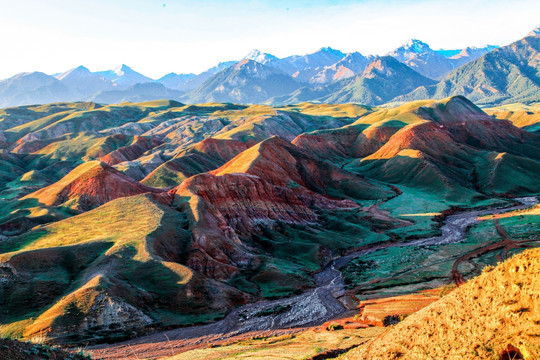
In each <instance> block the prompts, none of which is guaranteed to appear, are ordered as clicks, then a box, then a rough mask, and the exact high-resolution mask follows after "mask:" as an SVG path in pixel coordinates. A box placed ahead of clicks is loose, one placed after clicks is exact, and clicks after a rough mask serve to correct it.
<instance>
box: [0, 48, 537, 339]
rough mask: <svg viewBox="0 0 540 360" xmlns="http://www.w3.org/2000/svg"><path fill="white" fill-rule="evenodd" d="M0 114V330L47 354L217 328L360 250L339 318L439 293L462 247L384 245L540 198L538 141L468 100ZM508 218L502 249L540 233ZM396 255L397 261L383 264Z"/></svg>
mask: <svg viewBox="0 0 540 360" xmlns="http://www.w3.org/2000/svg"><path fill="white" fill-rule="evenodd" d="M388 64H389V66H387V65H388ZM244 66H247V68H248V69H244ZM263 66H264V65H261V64H258V63H255V62H252V61H246V62H245V63H244V64H241V65H234V66H233V67H232V68H229V69H228V70H225V71H230V74H232V75H234V76H230V77H228V78H227V81H233V80H235V79H236V80H238V79H240V78H241V75H242V74H245V72H249V71H255V70H256V71H257V73H260V75H261V79H262V80H267V79H269V78H273V77H274V76H286V75H283V74H281V73H278V72H276V71H275V70H274V69H271V68H267V67H263ZM393 66H396V67H397V68H401V67H404V66H405V65H403V64H401V63H400V62H398V61H397V60H395V59H393V58H391V57H388V58H381V59H378V60H377V61H375V62H374V63H372V65H370V66H368V67H367V68H366V70H365V72H364V74H365V75H366V76H365V79H369V78H370V77H390V78H392V76H393V74H395V72H394V70H393V69H394V68H393ZM268 69H270V70H268ZM408 71H410V72H411V74H413V75H414V74H416V75H415V77H416V78H418V77H420V79H425V78H424V77H422V76H421V75H419V74H417V73H416V72H414V71H413V70H411V69H409V70H408ZM217 78H220V79H221V77H220V76H219V74H218V75H216V77H214V79H217ZM225 83H226V82H225ZM246 84H248V85H249V84H251V83H250V82H249V81H248V82H247V83H246ZM366 84H368V83H366ZM248 85H246V89H249V86H248ZM366 86H367V85H366ZM369 90H374V89H373V88H369ZM366 91H367V90H366ZM533 110H534V107H530V108H527V110H526V111H533ZM0 114H1V117H0V126H1V127H2V134H3V136H4V137H3V139H4V140H3V145H2V146H3V148H4V149H3V150H2V151H1V153H0V169H1V170H2V171H1V172H0V177H1V178H2V180H4V181H2V183H1V184H0V208H1V209H2V211H1V212H0V235H1V236H0V262H1V263H0V264H1V265H0V274H2V279H4V280H3V281H2V282H0V306H1V307H2V309H6V310H5V311H4V312H2V313H1V314H0V324H1V325H2V326H1V327H0V333H1V334H3V335H11V336H14V337H23V338H31V337H34V336H37V335H38V334H40V333H41V334H43V333H44V334H46V341H48V342H52V343H65V344H76V343H81V342H83V341H88V342H92V343H95V342H100V341H104V340H109V341H110V340H113V341H115V340H119V339H121V338H125V337H132V336H135V335H138V334H145V333H150V332H153V331H156V330H158V329H163V328H166V327H178V326H188V325H194V324H197V323H206V322H212V321H215V320H217V319H221V318H223V317H224V316H225V315H226V314H228V313H230V312H231V311H232V310H233V309H235V308H237V307H238V306H240V305H243V304H249V303H253V302H255V301H258V300H268V301H270V300H272V301H275V300H276V299H278V300H279V299H283V298H285V297H291V296H294V295H297V294H302V293H303V292H305V291H308V290H309V289H310V288H313V287H320V279H319V277H318V276H320V275H316V273H318V272H319V271H320V270H321V269H324V268H325V266H326V265H327V264H329V262H330V261H331V260H332V259H335V258H338V257H340V256H343V255H345V254H349V253H350V251H351V250H352V249H371V251H370V252H368V253H366V254H364V255H363V257H362V261H365V264H366V266H364V267H362V265H361V264H360V265H358V264H357V262H354V263H353V264H352V265H350V266H349V265H347V266H346V267H345V268H344V269H343V274H345V275H343V276H344V277H343V283H345V281H347V282H348V283H346V284H344V285H343V286H344V288H343V291H344V292H343V293H342V292H339V294H341V295H339V296H338V295H336V296H337V297H338V298H339V299H341V300H337V299H335V298H334V297H333V295H332V294H330V293H328V294H330V295H328V296H330V297H331V298H332V299H333V301H336V302H337V301H343V302H344V303H345V304H349V305H348V306H352V305H351V304H353V303H354V299H353V297H352V296H353V294H354V296H379V295H382V294H402V293H403V292H406V291H407V289H411V288H415V289H416V288H430V287H434V286H441V285H443V284H445V283H447V282H448V281H449V276H450V275H449V271H450V269H449V268H448V266H449V265H448V264H451V262H452V261H453V259H455V258H456V257H460V256H463V254H466V253H467V252H468V251H470V247H471V246H472V245H471V243H472V242H471V241H472V240H471V241H469V242H466V243H464V244H461V243H456V244H450V245H447V246H446V247H445V246H442V245H441V246H437V245H434V246H432V247H429V248H426V247H422V246H403V247H399V248H398V247H395V244H407V243H410V242H411V241H415V240H418V238H423V237H428V236H436V235H437V234H438V232H439V224H440V223H439V222H437V221H440V220H438V219H439V218H438V217H437V216H439V215H437V214H439V213H442V212H444V211H450V210H449V209H454V211H455V207H461V208H470V207H476V206H484V207H485V206H494V205H499V206H502V205H505V204H506V205H508V204H509V203H508V201H507V200H505V199H507V198H508V197H517V196H537V195H538V194H539V193H540V187H539V186H538V182H537V173H538V171H540V155H539V154H540V136H539V135H538V134H536V133H535V132H534V131H527V129H525V127H526V126H524V127H523V128H520V127H517V126H514V125H513V123H512V122H511V121H509V120H505V118H506V117H509V118H511V116H506V117H505V116H501V118H500V119H496V118H494V117H493V116H491V115H488V114H487V113H485V112H484V111H483V110H481V109H480V108H478V107H477V106H475V105H474V104H473V103H472V102H470V101H469V100H467V99H466V98H464V97H461V96H458V97H452V98H447V99H444V100H441V101H435V100H424V101H417V102H412V103H408V104H404V105H402V106H399V107H395V108H389V107H380V108H379V107H373V106H360V105H355V104H346V105H338V104H314V103H301V104H295V105H285V106H268V105H251V106H246V105H236V104H230V103H228V104H223V103H206V104H197V105H189V104H188V105H186V104H184V103H180V102H176V101H170V100H167V101H165V100H159V101H152V102H143V103H126V104H121V105H106V106H103V105H98V104H95V103H90V102H89V103H55V104H50V105H42V106H23V107H20V108H8V109H4V110H1V111H0ZM516 124H517V122H516ZM527 124H528V123H527ZM512 221H513V222H517V223H516V224H517V225H515V226H513V227H511V228H510V227H508V226H506V225H505V226H506V227H508V228H509V229H512V230H511V231H512V232H513V233H514V234H517V235H519V234H521V235H519V236H525V235H523V234H525V233H523V234H522V233H520V231H525V229H529V230H527V231H533V230H534V226H535V225H534V224H533V223H531V221H530V218H529V217H523V219H522V218H519V217H516V218H513V219H512ZM501 223H504V222H502V221H501ZM520 229H521V230H520ZM530 229H533V230H530ZM482 231H484V230H482ZM528 233H529V232H527V234H528ZM482 241H484V240H482ZM426 254H427V255H426ZM444 254H446V255H444ZM394 256H403V257H405V258H406V259H408V260H407V261H406V262H400V261H393V260H389V261H379V260H380V259H394ZM432 258H437V259H439V260H438V263H437V264H441V265H437V266H436V267H433V266H434V265H430V263H429V262H430V261H431V259H432ZM372 262H373V264H377V265H376V266H375V265H373V264H372ZM488 262H489V261H488V259H484V258H482V259H481V262H480V264H484V263H488ZM369 264H371V265H369ZM408 264H417V266H418V267H417V268H416V267H415V268H414V269H412V270H411V269H410V268H409V266H408ZM353 265H354V266H356V267H354V266H353ZM429 266H431V267H429ZM479 266H480V265H479ZM426 267H427V268H428V269H430V270H429V271H428V270H426ZM360 268H362V269H364V270H362V271H364V272H359V270H358V269H360ZM450 268H451V266H450ZM327 271H334V270H331V268H330V270H327ZM336 271H337V270H336ZM402 271H403V272H404V273H403V276H402V275H395V276H394V274H399V273H401V272H402ZM474 273H475V272H474V270H470V271H468V272H464V276H470V275H472V274H474ZM367 274H369V277H370V279H371V280H373V281H364V280H363V279H364V278H365V276H367ZM330 280H331V279H329V280H328V282H329V283H330ZM335 280H336V281H334V282H333V283H336V282H337V281H338V280H337V278H336V279H335ZM341 281H342V280H339V283H340V284H341V283H342V282H341ZM345 286H349V287H348V288H345ZM321 289H322V288H320V289H319V290H317V291H316V293H317V294H318V295H320V294H319V293H324V292H323V290H321ZM313 291H315V290H313ZM325 291H326V290H325ZM336 294H337V293H336ZM299 296H307V295H299ZM321 296H322V295H321ZM318 301H319V300H318ZM336 306H337V305H336ZM339 306H342V305H339ZM289 310H290V309H288V308H286V307H285V308H284V309H281V308H280V309H278V310H275V311H284V312H286V311H289ZM233 314H235V313H234V312H233ZM265 316H267V315H265V313H264V314H261V315H260V318H261V321H263V320H264V319H267V318H266V317H265ZM256 317H257V316H256ZM242 321H243V320H242Z"/></svg>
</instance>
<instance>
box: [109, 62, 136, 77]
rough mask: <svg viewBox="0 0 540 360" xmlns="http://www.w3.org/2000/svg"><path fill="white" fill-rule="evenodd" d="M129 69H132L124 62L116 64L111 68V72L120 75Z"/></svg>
mask: <svg viewBox="0 0 540 360" xmlns="http://www.w3.org/2000/svg"><path fill="white" fill-rule="evenodd" d="M130 71H132V70H131V68H130V67H129V66H127V65H126V64H122V65H118V66H117V67H115V68H114V69H113V72H114V73H115V74H116V75H118V76H122V75H124V74H125V73H126V72H130Z"/></svg>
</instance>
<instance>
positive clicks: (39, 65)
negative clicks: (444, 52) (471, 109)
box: [0, 0, 540, 79]
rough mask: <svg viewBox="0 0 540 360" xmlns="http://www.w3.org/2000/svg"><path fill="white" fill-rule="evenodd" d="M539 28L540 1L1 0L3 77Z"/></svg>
mask: <svg viewBox="0 0 540 360" xmlns="http://www.w3.org/2000/svg"><path fill="white" fill-rule="evenodd" d="M538 25H540V1H538V0H534V1H533V0H515V1H508V0H506V1H502V0H489V1H487V0H467V1H462V0H454V1H434V0H431V1H427V0H425V1H412V0H378V1H374V0H363V1H362V0H356V1H354V0H295V1H291V0H289V1H286V0H253V1H249V0H247V1H241V0H227V1H218V0H191V1H188V0H157V1H156V0H65V1H61V0H47V1H43V0H9V1H8V0H0V46H1V49H2V51H1V52H0V79H1V78H7V77H10V76H13V75H15V74H16V73H19V72H23V71H43V72H45V73H48V74H53V73H59V72H63V71H66V70H68V69H71V68H74V67H77V66H79V65H84V66H86V67H88V68H89V69H90V70H91V71H99V70H106V69H111V68H114V67H116V66H117V65H120V64H127V65H129V66H130V67H132V68H133V69H134V70H136V71H139V72H141V73H143V74H145V75H147V76H149V77H152V78H159V77H161V76H163V75H165V74H167V73H169V72H176V73H190V72H193V73H199V72H202V71H204V70H206V69H208V68H210V67H212V66H214V65H216V64H217V63H218V62H220V61H227V60H238V59H241V58H243V57H244V56H245V55H246V54H247V53H248V52H249V51H250V50H252V49H259V50H261V51H264V52H268V53H271V54H273V55H275V56H278V57H285V56H289V55H293V54H306V53H311V52H314V51H316V50H317V49H319V48H321V47H323V46H330V47H332V48H335V49H339V50H341V51H344V52H349V51H359V52H361V53H362V54H364V55H368V54H376V55H383V54H385V53H387V52H389V51H391V50H393V49H395V48H396V47H398V46H399V45H401V44H403V43H405V42H406V41H407V40H408V39H410V38H415V39H420V40H422V41H424V42H426V43H428V44H429V45H430V46H431V48H433V49H440V48H444V49H458V48H463V47H466V46H483V45H486V44H496V45H505V44H509V43H511V42H513V41H515V40H518V39H520V38H522V37H524V36H525V35H526V34H527V33H528V32H529V31H530V30H532V29H533V28H535V27H536V26H538Z"/></svg>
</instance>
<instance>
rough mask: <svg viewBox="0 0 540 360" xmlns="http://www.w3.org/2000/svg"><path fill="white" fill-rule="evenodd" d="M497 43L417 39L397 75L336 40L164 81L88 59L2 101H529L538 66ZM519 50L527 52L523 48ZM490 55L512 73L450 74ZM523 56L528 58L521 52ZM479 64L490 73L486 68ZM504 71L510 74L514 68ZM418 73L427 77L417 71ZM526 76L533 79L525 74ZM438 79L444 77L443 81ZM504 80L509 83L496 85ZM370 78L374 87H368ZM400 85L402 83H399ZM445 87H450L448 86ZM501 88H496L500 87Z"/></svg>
mask: <svg viewBox="0 0 540 360" xmlns="http://www.w3.org/2000/svg"><path fill="white" fill-rule="evenodd" d="M538 29H539V28H536V29H534V30H532V31H531V32H530V35H531V36H532V37H537V36H538V35H537V34H538V33H540V31H539V30H538ZM505 48H506V47H505ZM497 49H498V47H497V46H493V45H487V46H485V47H467V48H464V49H453V50H442V49H441V50H433V49H431V47H430V46H429V45H428V44H426V43H424V42H422V41H420V40H417V39H411V40H409V41H408V42H406V43H405V44H403V45H402V46H400V47H398V48H396V49H395V50H393V51H391V52H389V53H388V54H387V56H390V57H392V58H394V59H396V60H397V61H398V62H399V63H401V64H403V65H404V67H403V66H397V64H395V63H394V64H393V65H392V66H391V67H393V68H394V69H393V72H392V73H391V74H390V73H388V72H387V73H378V74H377V76H375V77H374V78H371V80H369V81H368V80H367V79H368V75H366V74H364V72H365V70H366V69H367V68H368V67H369V65H370V64H373V62H374V61H380V59H381V57H377V56H373V55H367V56H364V55H362V54H361V53H359V52H349V53H344V52H342V51H340V50H336V49H333V48H331V47H323V48H320V49H319V50H317V51H315V52H313V53H309V54H306V55H292V56H288V57H284V58H279V57H277V56H275V55H272V54H269V53H265V52H262V51H260V50H252V51H251V52H249V53H248V54H247V55H246V56H245V57H244V59H243V60H241V61H240V62H238V61H225V62H221V63H219V64H218V65H216V66H214V67H212V68H210V69H208V70H206V71H204V72H202V73H200V74H193V73H189V74H182V73H169V74H167V75H165V76H163V77H161V78H160V79H157V80H154V79H151V78H149V77H147V76H145V75H143V74H141V73H140V72H137V71H135V70H133V69H132V68H130V67H129V66H127V65H125V64H122V65H120V66H118V67H116V68H114V69H111V70H105V71H98V72H91V71H90V70H89V69H88V68H86V67H84V66H82V65H81V66H78V67H76V68H73V69H71V70H68V71H66V72H63V73H60V74H55V75H47V74H44V73H39V72H35V73H21V74H17V75H15V76H13V77H11V78H9V79H5V80H2V81H0V96H1V98H0V107H10V106H20V105H31V104H42V103H50V102H61V101H98V102H103V103H115V102H124V101H152V100H156V99H159V98H163V97H165V98H168V99H170V100H181V101H184V102H201V101H230V102H238V103H245V104H253V103H269V104H283V103H294V102H298V101H315V102H336V101H355V102H364V103H365V104H366V105H375V104H382V103H385V102H390V101H391V102H393V101H398V102H399V101H407V100H410V99H421V98H422V99H423V98H429V97H432V96H433V97H435V98H443V97H447V96H451V95H466V96H470V97H471V99H473V100H474V101H480V103H481V104H484V103H485V104H487V105H497V104H499V103H501V102H502V101H504V102H512V101H514V102H515V101H528V100H529V99H532V98H535V97H534V96H533V95H534V92H535V89H536V87H537V80H535V79H534V76H533V75H531V74H533V73H534V71H535V70H534V69H535V67H534V65H532V67H531V66H530V69H529V70H530V71H529V70H527V71H528V72H527V71H526V72H525V73H523V74H518V73H519V71H518V70H516V69H518V68H519V67H520V65H519V64H517V63H515V61H514V60H511V59H510V58H512V56H514V55H510V54H509V52H508V51H506V50H505V51H503V52H497V51H496V50H497ZM514 50H515V51H518V52H519V49H514ZM510 52H511V51H510ZM486 54H487V55H489V57H488V59H490V60H489V62H491V63H493V64H495V63H497V66H500V67H501V74H507V73H508V74H510V75H508V76H510V78H507V79H506V80H504V79H503V80H497V79H496V77H497V73H496V72H493V71H492V74H491V75H489V76H488V77H490V80H489V81H488V83H489V84H485V86H486V87H487V88H486V89H484V90H482V91H480V90H478V89H476V90H475V89H471V86H472V88H474V85H471V84H468V81H466V80H463V79H460V80H459V79H454V80H452V79H450V78H449V77H451V76H456V75H455V74H456V71H458V70H459V69H461V68H462V67H463V66H471V64H472V63H476V60H478V59H483V58H484V56H486ZM493 54H495V55H493ZM498 56H503V57H509V59H506V60H500V61H499V60H495V58H496V57H498ZM516 56H517V58H520V57H522V56H521V55H519V54H517V55H516ZM245 60H247V61H249V64H251V65H250V68H251V70H257V71H247V68H245V69H244V70H246V72H244V73H242V72H238V71H235V70H233V69H235V66H237V65H238V64H243V65H244V67H245V66H246V63H244V61H245ZM482 61H484V60H482ZM254 63H257V64H261V65H262V67H259V66H257V65H253V64H254ZM384 63H385V66H389V65H388V64H389V62H388V59H387V60H385V61H384ZM477 66H479V65H477ZM480 67H481V66H480ZM372 69H373V68H372ZM409 69H412V70H413V71H415V73H417V74H418V75H419V76H421V77H422V80H421V81H409V80H411V74H412V73H411V72H410V71H409ZM468 69H469V68H468ZM236 70H238V68H236ZM270 70H272V71H274V73H273V75H272V76H271V78H272V79H273V80H268V78H265V79H263V78H261V77H260V75H261V74H263V73H264V74H267V75H269V74H270ZM467 71H469V70H467ZM479 71H480V72H482V70H479ZM516 71H517V72H516ZM473 72H474V71H473ZM278 74H279V75H278ZM452 74H454V75H452ZM515 74H518V75H515ZM372 75H373V74H372ZM514 75H515V76H517V78H518V83H517V84H514V85H512V86H513V87H514V88H515V87H516V86H518V87H520V89H509V90H508V91H507V90H504V91H503V89H502V88H503V87H504V86H503V85H501V84H502V82H505V81H510V80H511V78H512V77H513V76H514ZM265 76H266V75H265ZM467 76H468V78H470V79H473V77H476V78H477V77H478V76H480V77H482V76H484V75H478V76H477V75H472V73H471V74H469V75H467ZM502 76H503V78H504V77H506V76H507V75H502ZM412 77H413V78H416V79H417V80H419V79H420V78H419V77H418V76H416V75H415V76H412ZM233 78H235V79H233ZM278 78H279V79H280V80H279V81H278V80H277V79H278ZM392 79H393V80H392ZM522 79H526V80H523V81H522ZM431 80H437V81H440V82H439V84H435V82H433V81H431ZM476 80H478V79H476ZM471 81H472V80H471ZM478 81H480V80H478ZM497 82H501V84H499V85H496V86H495V85H493V84H495V83H497ZM368 83H369V86H367V84H368ZM405 83H407V84H408V85H406V86H404V85H405ZM458 83H459V84H458ZM491 83H493V84H491ZM392 84H393V85H394V86H391V85H392ZM445 84H446V85H445ZM449 84H450V85H449ZM451 84H455V85H451ZM412 85H417V88H411V86H412ZM212 86H214V88H212ZM437 86H438V88H437ZM445 86H447V87H449V88H448V89H445V88H444V87H445ZM454 86H461V89H457V88H456V89H454ZM450 88H452V89H450ZM494 91H495V92H496V94H495V93H493V92H494ZM360 93H362V95H360ZM469 94H472V95H469ZM475 94H476V95H475ZM488 98H489V99H488Z"/></svg>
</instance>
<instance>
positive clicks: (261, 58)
mask: <svg viewBox="0 0 540 360" xmlns="http://www.w3.org/2000/svg"><path fill="white" fill-rule="evenodd" d="M244 59H248V60H253V61H256V62H258V63H261V64H265V63H267V62H270V61H272V60H277V57H275V56H274V55H272V54H267V53H263V52H261V51H259V50H257V49H253V50H251V51H250V52H249V53H248V54H247V55H246V56H244Z"/></svg>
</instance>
